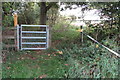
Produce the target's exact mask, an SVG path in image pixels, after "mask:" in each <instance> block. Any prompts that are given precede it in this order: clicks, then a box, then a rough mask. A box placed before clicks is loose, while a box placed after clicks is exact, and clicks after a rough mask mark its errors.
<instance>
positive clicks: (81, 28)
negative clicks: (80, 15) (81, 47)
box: [80, 26, 83, 43]
mask: <svg viewBox="0 0 120 80" xmlns="http://www.w3.org/2000/svg"><path fill="white" fill-rule="evenodd" d="M80 33H81V42H82V43H83V26H80Z"/></svg>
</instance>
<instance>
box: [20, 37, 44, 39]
mask: <svg viewBox="0 0 120 80" xmlns="http://www.w3.org/2000/svg"><path fill="white" fill-rule="evenodd" d="M22 39H46V37H22Z"/></svg>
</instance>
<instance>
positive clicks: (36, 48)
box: [21, 48, 47, 50]
mask: <svg viewBox="0 0 120 80" xmlns="http://www.w3.org/2000/svg"><path fill="white" fill-rule="evenodd" d="M40 49H47V48H22V49H21V50H40Z"/></svg>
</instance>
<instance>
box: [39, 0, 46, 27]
mask: <svg viewBox="0 0 120 80" xmlns="http://www.w3.org/2000/svg"><path fill="white" fill-rule="evenodd" d="M46 20H47V8H46V2H41V3H40V24H41V25H46Z"/></svg>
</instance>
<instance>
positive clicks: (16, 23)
mask: <svg viewBox="0 0 120 80" xmlns="http://www.w3.org/2000/svg"><path fill="white" fill-rule="evenodd" d="M13 17H14V28H15V30H14V37H15V38H14V42H15V50H18V49H19V48H18V46H17V44H18V43H17V26H18V15H17V13H16V12H14V13H13Z"/></svg>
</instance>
